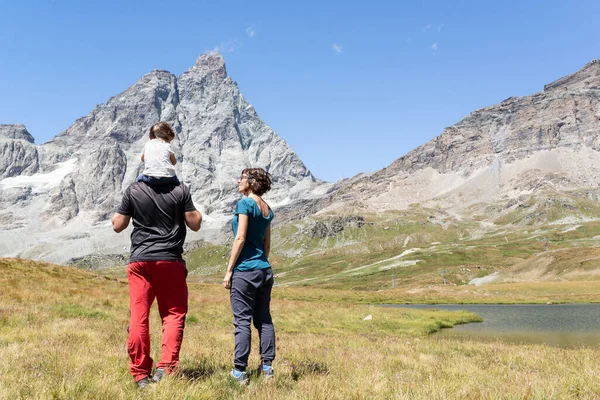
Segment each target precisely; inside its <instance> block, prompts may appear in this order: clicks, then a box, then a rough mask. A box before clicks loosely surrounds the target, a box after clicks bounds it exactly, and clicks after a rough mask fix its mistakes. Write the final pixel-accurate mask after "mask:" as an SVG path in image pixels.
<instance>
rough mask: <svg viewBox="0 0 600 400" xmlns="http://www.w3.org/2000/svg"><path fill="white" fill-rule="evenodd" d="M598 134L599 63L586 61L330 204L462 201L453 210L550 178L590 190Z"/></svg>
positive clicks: (471, 119)
mask: <svg viewBox="0 0 600 400" xmlns="http://www.w3.org/2000/svg"><path fill="white" fill-rule="evenodd" d="M599 133H600V62H598V61H592V62H590V63H588V64H587V65H585V66H584V67H583V68H582V69H581V70H580V71H578V72H576V73H574V74H572V75H569V76H567V77H564V78H561V79H559V80H557V81H555V82H553V83H550V84H548V85H546V86H545V87H544V90H543V91H542V92H540V93H536V94H534V95H531V96H526V97H511V98H508V99H506V100H504V101H503V102H502V103H500V104H498V105H494V106H491V107H486V108H483V109H480V110H477V111H474V112H472V113H471V114H469V115H468V116H467V117H466V118H464V119H463V120H462V121H460V122H458V123H457V124H456V125H453V126H451V127H449V128H446V129H445V130H444V132H443V133H442V134H441V135H439V136H438V137H436V138H435V139H433V140H431V141H430V142H428V143H425V144H424V145H422V146H420V147H418V148H416V149H414V150H413V151H411V152H409V153H408V154H406V155H405V156H403V157H401V158H399V159H398V160H396V161H394V162H393V163H392V164H391V165H390V166H388V167H387V168H384V169H383V170H381V171H378V172H375V173H373V174H367V175H359V176H357V177H354V178H352V179H349V180H346V181H343V182H340V183H339V184H338V185H337V186H336V188H335V189H334V190H333V191H332V197H333V198H334V199H337V200H338V201H342V202H344V201H348V200H355V199H363V200H367V201H369V202H372V203H373V204H374V206H375V207H376V208H381V209H386V208H403V207H405V206H406V205H407V204H409V203H412V202H422V201H426V200H429V199H434V198H438V199H440V200H441V199H442V198H443V197H448V196H449V195H451V194H455V195H456V194H458V193H460V199H458V198H456V196H455V199H454V201H453V202H451V203H452V204H454V205H459V206H460V205H467V204H469V203H471V202H477V201H491V200H493V199H494V198H496V199H497V198H500V197H501V196H507V195H514V194H517V192H522V191H523V190H527V189H526V188H528V187H529V186H531V188H533V186H532V185H534V186H535V184H534V183H535V182H536V181H538V180H539V178H540V177H543V176H545V175H546V174H548V173H551V174H558V175H559V176H561V179H559V181H557V182H555V183H554V187H555V188H561V186H562V188H566V189H568V188H578V187H590V186H594V185H597V184H598V176H599V173H600V168H599V164H598V162H599V161H600V153H599V152H600V135H599ZM532 182H533V183H532ZM529 183H531V185H529ZM442 204H443V203H442ZM449 205H451V204H450V203H448V204H446V206H449Z"/></svg>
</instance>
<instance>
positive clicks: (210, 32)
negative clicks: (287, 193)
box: [0, 0, 600, 181]
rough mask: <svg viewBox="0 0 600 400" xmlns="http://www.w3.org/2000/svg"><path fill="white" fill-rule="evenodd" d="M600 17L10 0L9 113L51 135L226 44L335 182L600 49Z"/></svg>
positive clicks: (3, 26) (2, 24) (275, 122)
mask: <svg viewBox="0 0 600 400" xmlns="http://www.w3.org/2000/svg"><path fill="white" fill-rule="evenodd" d="M484 3H485V4H484ZM598 21H600V1H597V0H593V1H583V0H582V1H564V0H561V1H555V0H547V1H542V0H540V1H423V2H416V1H413V2H409V1H378V0H371V1H368V2H367V1H361V2H358V1H347V2H342V1H337V2H327V1H313V0H305V1H302V2H287V1H272V2H260V1H252V2H249V1H227V2H221V1H184V2H167V1H165V2H159V1H150V0H145V1H127V0H122V1H112V0H105V1H79V0H78V1H65V0H55V1H42V0H39V1H29V0H20V1H18V2H17V1H14V2H8V1H3V2H2V4H1V5H0V123H23V124H25V125H26V126H27V129H28V130H29V132H30V133H31V134H32V135H33V136H34V137H35V138H36V143H43V142H45V141H47V140H49V139H50V138H52V137H53V136H55V135H56V134H58V133H60V132H61V131H63V130H64V129H66V128H67V127H68V126H70V125H71V124H72V123H73V122H74V121H75V120H76V119H77V118H79V117H82V116H85V115H87V114H88V113H89V112H90V111H91V110H92V108H93V107H94V106H95V105H97V104H100V103H104V102H106V101H107V100H108V99H109V98H110V97H111V96H113V95H116V94H118V93H120V92H122V91H123V90H125V89H127V88H128V87H129V86H131V85H132V84H134V83H135V82H136V81H137V80H138V79H139V78H140V77H142V76H143V75H144V74H146V73H148V72H150V71H151V70H153V69H165V70H169V71H171V72H173V73H174V74H177V75H178V74H181V73H182V72H184V71H185V70H186V69H187V68H189V67H190V66H191V65H193V64H194V62H195V60H196V58H197V57H198V55H200V54H201V53H203V52H207V51H210V50H213V49H216V48H218V49H220V50H221V51H222V53H223V54H224V56H225V61H226V63H227V69H228V73H229V75H230V76H231V77H232V78H233V79H234V80H235V81H236V82H237V83H238V85H239V87H240V89H241V91H242V94H243V95H244V97H245V98H246V99H247V100H248V101H249V102H250V103H251V104H253V105H254V107H255V108H256V110H257V112H258V113H259V115H260V116H261V118H262V119H263V120H264V121H265V122H266V123H267V124H269V125H270V126H271V127H272V128H273V129H274V130H275V132H277V133H278V134H279V135H280V136H281V137H283V138H284V139H285V140H286V141H287V142H288V143H289V145H290V146H291V147H292V149H293V150H294V151H296V152H297V153H298V155H299V156H300V158H301V159H302V160H303V161H304V162H305V163H306V165H307V166H308V168H310V169H311V170H312V171H313V173H314V174H315V175H316V176H317V177H319V178H321V179H325V180H329V181H333V180H337V179H340V178H343V177H349V176H352V175H354V174H356V173H359V172H369V171H374V170H377V169H380V168H383V167H385V166H387V165H388V164H390V163H391V162H392V161H393V160H395V159H396V158H398V157H400V156H402V155H404V154H406V153H407V152H408V151H410V150H412V149H413V148H415V147H417V146H419V145H421V144H423V143H425V142H427V141H429V140H431V139H432V138H434V137H435V136H437V135H439V134H440V133H442V131H443V129H444V127H446V126H450V125H452V124H454V123H456V122H458V121H459V120H461V119H462V118H463V117H465V116H466V115H467V114H468V113H469V112H471V111H473V110H475V109H478V108H481V107H484V106H488V105H492V104H496V103H499V102H500V101H502V100H503V99H505V98H507V97H510V96H522V95H528V94H531V93H534V92H537V91H540V90H542V88H543V85H544V84H546V83H549V82H550V81H553V80H555V79H558V78H560V77H562V76H564V75H567V74H569V73H572V72H575V71H576V70H578V69H579V68H581V67H582V66H583V65H584V64H585V63H587V62H589V61H590V60H591V59H593V58H600V29H598V26H599V25H598Z"/></svg>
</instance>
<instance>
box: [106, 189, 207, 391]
mask: <svg viewBox="0 0 600 400" xmlns="http://www.w3.org/2000/svg"><path fill="white" fill-rule="evenodd" d="M131 218H133V232H132V233H131V256H130V258H129V265H128V266H127V276H128V279H129V306H130V325H129V338H128V341H127V348H128V352H129V357H130V358H131V363H130V364H129V370H130V371H131V374H132V375H133V378H134V379H135V381H136V382H137V384H138V387H139V388H140V389H143V388H144V387H145V386H147V385H148V384H149V383H150V374H151V372H152V363H153V361H152V358H151V357H150V333H149V324H148V315H149V312H150V306H151V305H152V303H153V301H154V297H156V300H157V302H158V311H159V314H160V317H161V319H162V331H163V337H162V353H161V358H160V361H159V362H158V364H157V365H156V371H155V373H154V378H153V381H154V382H159V381H160V380H161V379H162V377H163V375H164V374H170V373H172V372H173V370H174V368H175V367H176V366H177V364H178V363H179V350H180V348H181V342H182V340H183V327H184V322H185V315H186V313H187V304H188V290H187V284H186V281H185V280H186V276H187V269H186V267H185V262H184V261H183V259H182V257H181V255H182V253H183V242H184V241H185V235H186V228H185V226H186V225H187V226H188V227H189V228H190V229H191V230H193V231H195V232H196V231H198V230H199V229H200V224H201V223H202V215H201V214H200V213H199V212H198V211H197V210H196V208H195V207H194V203H193V202H192V197H191V195H190V191H189V188H188V187H187V186H185V185H184V184H183V183H169V184H164V185H148V184H146V183H143V182H135V183H132V184H131V185H130V186H129V187H128V188H127V189H126V190H125V193H124V195H123V201H122V202H121V205H120V207H119V210H118V211H117V213H116V214H115V215H114V216H113V217H112V225H113V229H114V231H115V232H117V233H119V232H121V231H123V230H124V229H125V228H127V226H128V225H129V221H130V219H131Z"/></svg>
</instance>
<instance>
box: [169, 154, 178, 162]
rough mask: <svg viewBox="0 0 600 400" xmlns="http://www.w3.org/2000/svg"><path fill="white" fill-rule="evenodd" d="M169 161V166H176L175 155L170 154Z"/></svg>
mask: <svg viewBox="0 0 600 400" xmlns="http://www.w3.org/2000/svg"><path fill="white" fill-rule="evenodd" d="M169 159H170V160H171V164H173V165H175V164H177V159H176V158H175V153H173V152H170V153H169Z"/></svg>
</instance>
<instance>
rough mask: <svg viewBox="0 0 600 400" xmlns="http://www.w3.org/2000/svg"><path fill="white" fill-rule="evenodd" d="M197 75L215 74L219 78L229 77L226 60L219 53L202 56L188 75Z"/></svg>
mask: <svg viewBox="0 0 600 400" xmlns="http://www.w3.org/2000/svg"><path fill="white" fill-rule="evenodd" d="M190 72H193V73H196V74H200V75H209V74H214V75H216V76H217V77H219V78H226V77H227V69H226V68H225V59H224V58H223V55H222V54H221V53H219V52H212V53H207V54H202V55H201V56H200V57H198V59H197V60H196V64H194V66H193V67H192V68H190V69H189V70H188V71H186V73H190Z"/></svg>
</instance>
